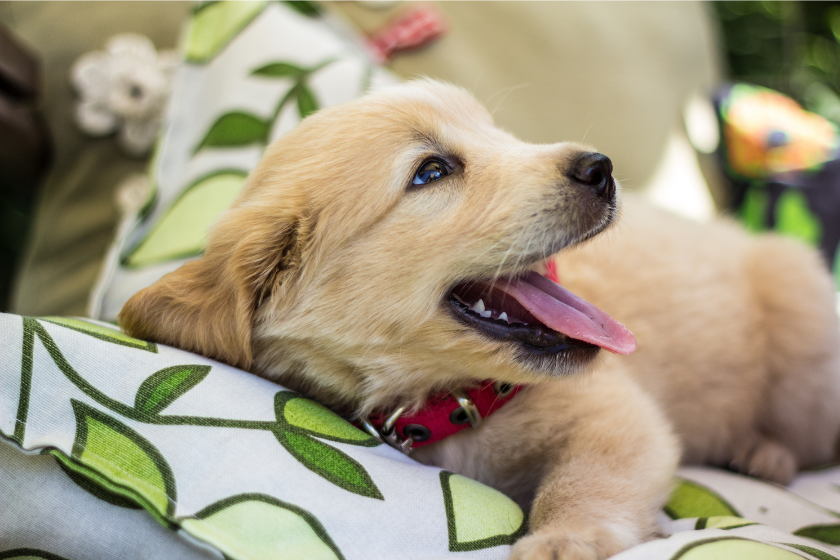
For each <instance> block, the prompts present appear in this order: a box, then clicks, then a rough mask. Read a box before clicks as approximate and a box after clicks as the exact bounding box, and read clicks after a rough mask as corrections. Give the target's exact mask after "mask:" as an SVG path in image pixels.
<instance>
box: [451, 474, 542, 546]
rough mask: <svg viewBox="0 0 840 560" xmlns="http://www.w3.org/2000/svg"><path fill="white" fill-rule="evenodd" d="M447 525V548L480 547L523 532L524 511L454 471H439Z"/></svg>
mask: <svg viewBox="0 0 840 560" xmlns="http://www.w3.org/2000/svg"><path fill="white" fill-rule="evenodd" d="M440 485H441V490H442V491H443V499H444V504H445V507H446V518H447V523H448V526H449V550H451V551H453V552H459V551H467V550H480V549H483V548H490V547H494V546H499V545H502V544H511V543H513V542H514V541H516V539H518V538H519V537H520V536H522V535H523V534H524V533H525V530H526V528H527V525H526V519H525V514H524V513H522V510H521V509H520V508H519V506H518V505H516V503H515V502H514V501H513V500H511V499H510V498H508V497H507V496H505V495H504V494H502V493H501V492H499V491H498V490H494V489H492V488H490V487H487V486H484V485H483V484H481V483H479V482H476V481H474V480H470V479H469V478H466V477H463V476H461V475H458V474H453V473H450V472H446V471H441V473H440Z"/></svg>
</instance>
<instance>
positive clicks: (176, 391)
mask: <svg viewBox="0 0 840 560" xmlns="http://www.w3.org/2000/svg"><path fill="white" fill-rule="evenodd" d="M208 373H210V366H170V367H167V368H163V369H162V370H160V371H158V372H155V373H154V374H152V375H151V376H149V378H148V379H146V380H145V381H144V382H143V384H142V385H140V388H139V389H138V390H137V396H136V397H135V399H134V408H136V409H137V410H140V411H142V412H144V413H147V414H157V413H158V412H160V411H161V410H163V409H164V408H166V407H167V406H169V405H170V404H172V402H173V401H174V400H175V399H177V398H178V397H180V396H181V395H183V394H184V393H186V392H187V391H189V390H190V389H191V388H192V387H193V386H195V385H197V384H198V383H200V382H201V380H202V379H204V378H205V377H206V376H207V374H208Z"/></svg>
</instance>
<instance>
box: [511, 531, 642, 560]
mask: <svg viewBox="0 0 840 560" xmlns="http://www.w3.org/2000/svg"><path fill="white" fill-rule="evenodd" d="M629 546H630V545H628V544H627V543H623V542H621V540H620V539H618V538H617V537H616V536H615V534H613V533H612V532H611V531H609V530H608V529H606V528H604V527H587V528H585V529H583V530H580V531H569V530H556V531H546V530H541V531H540V532H538V533H536V534H532V535H527V536H525V537H523V538H522V539H520V540H519V541H518V542H517V543H516V544H515V545H514V547H513V550H512V551H511V555H510V559H509V560H603V559H604V558H609V557H610V556H612V555H614V554H618V553H619V552H621V551H622V550H624V549H626V548H629Z"/></svg>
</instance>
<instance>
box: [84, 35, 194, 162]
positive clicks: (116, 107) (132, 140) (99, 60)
mask: <svg viewBox="0 0 840 560" xmlns="http://www.w3.org/2000/svg"><path fill="white" fill-rule="evenodd" d="M177 63H178V57H177V55H176V53H175V52H174V51H161V52H160V53H158V52H156V51H155V46H154V44H152V42H151V41H150V40H149V39H148V38H146V37H144V36H143V35H136V34H133V33H126V34H123V35H116V36H114V37H111V39H109V40H108V43H107V44H106V45H105V50H104V51H93V52H89V53H87V54H84V55H82V56H81V57H79V59H78V60H77V61H76V62H75V63H74V64H73V67H72V68H71V69H70V76H71V81H72V83H73V86H74V87H75V88H76V90H77V91H78V93H79V97H80V100H79V103H78V105H77V106H76V123H77V124H78V125H79V128H81V129H82V130H83V131H84V132H86V133H88V134H90V135H93V136H104V135H106V134H110V133H112V132H114V131H118V132H117V141H118V142H119V144H120V146H121V147H122V148H123V149H124V150H125V151H126V152H128V153H129V154H131V155H135V156H141V155H144V154H145V153H147V152H148V151H149V148H151V146H152V144H153V143H154V141H155V137H156V136H157V132H158V128H159V127H160V121H161V118H162V116H163V109H164V106H165V105H166V100H167V98H168V97H169V92H170V90H171V82H172V74H173V73H174V70H175V66H176V65H177Z"/></svg>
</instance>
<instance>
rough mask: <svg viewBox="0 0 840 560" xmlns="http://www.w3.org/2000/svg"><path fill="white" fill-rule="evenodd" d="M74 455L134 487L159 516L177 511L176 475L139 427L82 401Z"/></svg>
mask: <svg viewBox="0 0 840 560" xmlns="http://www.w3.org/2000/svg"><path fill="white" fill-rule="evenodd" d="M70 402H71V404H72V405H73V411H74V412H75V414H76V441H75V443H74V444H73V458H74V459H77V460H78V461H79V462H81V463H82V464H84V465H86V466H88V467H89V468H90V469H92V470H93V471H95V472H97V473H100V474H101V475H102V476H103V477H104V478H106V479H108V480H109V481H111V482H112V483H114V484H115V485H118V486H124V487H127V488H131V489H133V490H134V491H135V492H136V493H137V496H138V498H139V500H141V501H142V502H144V503H145V505H147V506H148V507H149V509H150V510H151V511H152V512H153V513H156V514H157V515H158V516H159V517H160V518H165V517H166V516H167V515H171V514H172V513H173V512H174V507H175V500H176V495H175V479H174V477H173V476H172V469H171V468H170V467H169V464H168V463H167V462H166V460H165V459H164V458H163V456H162V455H161V454H160V452H159V451H158V450H157V449H156V448H155V447H154V446H153V445H152V444H151V443H150V442H149V441H148V440H147V439H146V438H144V437H143V436H142V435H140V434H139V433H138V432H137V431H135V430H133V429H131V428H129V427H128V426H126V425H125V424H123V423H122V422H120V421H118V420H117V419H115V418H113V417H111V416H109V415H107V414H105V413H103V412H100V411H98V410H96V409H95V408H92V407H90V406H88V405H86V404H84V403H82V402H80V401H77V400H74V399H71V401H70Z"/></svg>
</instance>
